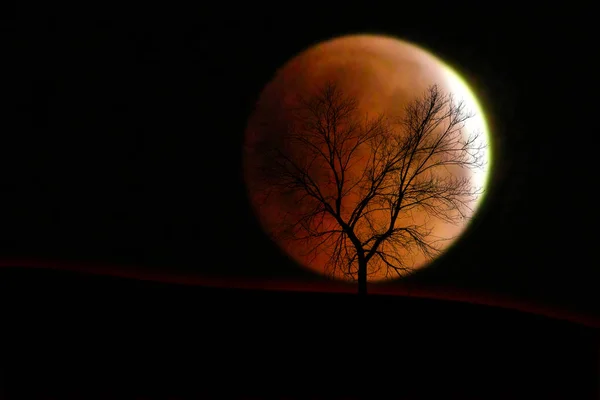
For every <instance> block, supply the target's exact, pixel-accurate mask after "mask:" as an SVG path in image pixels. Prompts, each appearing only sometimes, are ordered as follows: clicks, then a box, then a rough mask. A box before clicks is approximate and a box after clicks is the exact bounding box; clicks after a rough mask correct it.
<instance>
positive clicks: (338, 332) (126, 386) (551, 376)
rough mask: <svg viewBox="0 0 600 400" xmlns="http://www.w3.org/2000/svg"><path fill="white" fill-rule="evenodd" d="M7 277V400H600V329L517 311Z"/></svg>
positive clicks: (64, 276) (50, 274)
mask: <svg viewBox="0 0 600 400" xmlns="http://www.w3.org/2000/svg"><path fill="white" fill-rule="evenodd" d="M0 279H1V282H2V284H1V289H2V295H3V302H2V315H3V324H2V325H3V331H4V334H5V335H3V336H4V337H5V339H4V341H3V344H4V346H3V349H4V350H3V353H4V354H3V357H2V363H3V364H2V367H3V374H4V376H3V384H4V388H3V390H4V395H5V396H6V397H7V398H11V397H10V396H11V395H14V394H19V397H26V396H33V395H35V394H46V395H48V396H49V395H52V394H54V395H57V396H59V397H63V396H64V395H66V394H79V395H81V396H82V397H83V398H89V397H92V396H102V395H104V396H110V397H114V396H117V395H118V396H123V395H133V394H136V395H138V396H142V395H148V396H152V397H153V398H157V397H158V398H161V397H162V398H166V397H167V395H171V396H174V395H192V396H194V395H195V396H201V397H202V396H204V397H203V398H206V396H207V395H208V394H212V395H217V394H220V395H221V396H222V397H228V398H232V396H234V394H235V395H240V394H244V395H251V394H255V395H265V394H268V393H271V394H278V395H283V394H288V395H295V396H297V397H296V398H298V396H300V395H302V394H306V395H314V396H318V395H322V396H324V397H326V398H330V397H332V396H334V395H350V396H353V397H351V398H358V397H364V398H378V397H383V398H430V397H432V398H442V397H438V396H443V398H458V397H460V398H465V397H466V398H482V399H486V398H498V397H506V396H508V397H510V398H538V399H544V398H565V399H587V398H590V399H592V398H596V395H595V394H596V393H597V389H598V384H597V379H598V356H599V352H598V350H599V348H598V341H597V333H598V332H597V331H595V330H593V329H591V328H586V327H582V326H578V325H575V324H572V323H567V322H562V321H556V320H552V319H548V318H545V317H541V316H537V315H530V314H526V313H521V312H517V311H512V310H505V309H498V308H490V307H485V306H478V305H472V304H464V303H455V302H444V301H439V300H427V299H417V298H406V297H387V296H370V297H368V298H367V299H362V300H361V299H359V298H357V297H356V296H354V295H345V294H321V293H294V292H269V291H257V290H254V291H251V290H239V289H236V290H234V289H211V288H202V287H191V286H177V285H168V284H161V283H155V282H143V281H133V280H127V279H117V278H109V277H92V276H85V275H79V274H74V273H65V272H56V271H49V270H25V269H22V270H18V269H14V270H12V269H8V268H7V269H2V270H1V271H0ZM410 396H412V397H410Z"/></svg>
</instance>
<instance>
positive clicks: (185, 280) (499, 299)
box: [0, 259, 600, 329]
mask: <svg viewBox="0 0 600 400" xmlns="http://www.w3.org/2000/svg"><path fill="white" fill-rule="evenodd" d="M0 267H16V268H31V269H35V268H42V269H53V270H61V271H68V272H76V273H83V274H87V275H100V276H110V277H117V278H125V279H134V280H140V281H150V282H161V283H173V284H179V285H185V286H203V287H211V288H222V289H253V290H265V291H270V292H277V291H288V292H311V293H347V294H352V293H356V287H355V286H354V285H353V284H351V283H347V282H335V281H322V282H318V281H309V280H307V281H300V280H298V279H295V280H294V281H291V280H283V279H272V280H271V279H268V278H221V277H214V276H212V277H211V276H194V275H191V274H182V273H179V274H165V273H160V272H158V271H152V270H148V269H138V268H136V267H134V266H121V267H122V268H107V265H106V264H100V263H90V262H75V261H65V262H63V261H48V260H43V261H39V260H25V259H13V260H0ZM81 267H83V268H81ZM127 267H129V270H127V269H128V268H127ZM395 285H396V286H394V287H390V286H389V284H386V283H379V284H378V283H369V284H368V285H367V288H368V292H369V293H370V294H371V295H377V296H405V297H414V298H426V299H435V300H446V301H456V302H461V303H471V304H477V305H484V306H491V307H497V308H504V309H513V310H517V311H521V312H525V313H530V314H538V315H543V316H546V317H550V318H554V319H560V320H566V321H569V322H574V323H577V324H581V325H585V326H589V327H592V328H597V329H600V318H599V317H598V316H595V315H591V314H587V313H582V312H575V311H573V310H569V309H566V308H564V307H560V306H554V307H553V306H549V305H545V304H540V303H539V302H535V301H531V300H527V299H517V298H515V297H514V296H513V297H511V296H508V295H506V294H501V293H490V292H483V291H478V290H475V289H469V288H452V287H442V286H429V287H426V286H423V285H421V286H420V287H417V286H413V285H410V286H408V285H405V286H400V285H401V284H395Z"/></svg>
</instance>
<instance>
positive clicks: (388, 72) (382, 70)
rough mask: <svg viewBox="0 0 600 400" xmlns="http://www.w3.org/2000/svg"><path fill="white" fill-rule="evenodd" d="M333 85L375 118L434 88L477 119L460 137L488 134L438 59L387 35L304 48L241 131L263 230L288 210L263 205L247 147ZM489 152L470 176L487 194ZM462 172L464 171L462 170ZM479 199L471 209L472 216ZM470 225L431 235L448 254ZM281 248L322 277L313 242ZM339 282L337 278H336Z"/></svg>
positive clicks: (465, 90)
mask: <svg viewBox="0 0 600 400" xmlns="http://www.w3.org/2000/svg"><path fill="white" fill-rule="evenodd" d="M330 80H334V81H336V82H337V84H338V85H339V86H340V87H341V88H342V90H343V91H344V93H348V94H350V95H352V96H354V97H356V98H357V99H358V101H359V108H360V111H361V113H364V114H365V115H367V114H368V115H376V114H377V113H380V112H383V113H386V114H388V115H398V111H399V110H402V108H403V107H404V105H406V104H407V103H408V102H409V101H412V100H414V99H415V98H416V97H417V96H420V95H421V94H423V93H424V92H425V91H426V89H427V88H428V87H429V86H430V85H433V84H437V85H438V87H440V88H441V89H442V90H443V91H444V92H446V93H449V94H452V95H453V97H454V98H455V99H457V100H461V101H463V102H464V103H465V105H466V107H467V109H468V110H469V111H470V112H472V113H473V114H474V116H473V117H472V118H471V119H469V120H468V123H467V126H466V127H465V129H464V130H463V132H464V134H469V133H471V132H474V131H478V132H480V136H479V140H482V141H485V142H486V143H485V145H486V146H487V144H488V143H489V140H488V137H489V132H488V128H487V125H486V122H485V117H484V114H483V110H482V108H481V106H480V105H479V103H478V101H477V99H476V98H475V96H474V94H473V92H472V90H471V89H470V88H469V86H468V85H467V83H466V82H465V80H464V79H463V78H461V76H460V75H459V74H458V73H457V72H456V71H455V70H454V69H452V68H451V67H450V66H449V65H447V64H446V63H444V62H443V61H442V60H440V59H439V58H437V57H436V56H434V55H433V54H431V53H430V52H428V51H426V50H424V49H423V48H421V47H419V46H417V45H415V44H412V43H409V42H406V41H403V40H400V39H397V38H394V37H388V36H381V35H367V34H364V35H349V36H343V37H338V38H333V39H330V40H327V41H324V42H321V43H319V44H317V45H314V46H312V47H310V48H307V49H305V50H304V51H302V52H301V53H299V54H297V55H296V56H295V57H294V58H292V59H291V60H289V61H288V62H287V63H286V64H285V65H283V66H282V67H281V68H280V69H278V70H277V71H275V74H274V76H273V78H272V79H271V81H269V82H268V83H267V85H266V86H265V87H264V89H263V91H262V92H261V93H260V95H259V98H258V101H257V104H256V107H255V109H254V112H253V114H252V115H251V116H250V118H249V120H248V124H247V128H246V132H245V142H246V143H245V144H246V145H245V147H244V148H245V152H244V171H245V181H246V186H247V189H248V193H249V198H250V200H251V202H252V206H253V209H254V211H255V213H256V215H257V217H258V219H259V220H260V223H261V224H262V227H263V228H264V230H265V231H266V232H267V233H268V234H270V233H272V232H273V230H274V227H275V226H276V224H277V223H278V222H279V221H280V220H281V218H282V215H284V214H285V213H286V212H287V211H289V207H293V206H294V205H293V204H288V203H286V202H283V201H281V199H278V198H277V197H275V196H271V197H270V198H269V199H268V200H265V199H264V198H263V197H261V193H260V192H259V190H258V189H257V188H256V186H255V182H257V180H258V176H257V174H258V169H257V165H258V163H259V162H260V161H259V159H260V154H255V153H253V152H252V150H249V149H252V143H253V142H254V141H256V140H258V139H260V138H261V134H262V133H263V132H262V131H261V122H260V121H264V118H269V119H270V120H272V121H274V122H275V123H282V124H285V115H286V111H285V110H286V109H288V108H289V107H293V106H294V104H295V101H296V99H297V95H298V94H305V93H306V92H307V90H311V89H315V88H318V87H320V86H321V85H322V84H324V83H325V82H326V81H330ZM489 152H490V149H489V147H488V148H487V150H486V155H485V157H484V158H486V160H487V162H486V167H485V168H483V169H481V170H475V171H470V172H468V173H469V174H470V178H471V182H472V184H473V185H474V186H476V187H478V188H481V189H484V188H485V184H486V180H487V175H488V171H489V168H490V157H489V155H488V154H489ZM459 173H461V174H464V173H465V172H459ZM480 200H481V196H480V198H479V199H477V201H476V202H475V204H472V207H471V208H472V210H473V213H474V212H475V211H476V209H477V206H478V205H479V203H480ZM467 225H468V220H466V221H465V222H464V223H461V224H458V225H455V224H450V223H444V222H441V221H440V222H436V224H435V226H434V227H433V231H432V234H433V235H434V236H436V237H443V238H452V239H449V240H446V241H445V242H443V244H442V247H441V250H445V249H447V248H448V247H449V246H450V245H451V244H452V243H453V242H454V241H455V240H456V239H457V238H458V237H460V234H461V232H463V231H464V229H465V228H466V227H467ZM273 239H274V240H275V241H276V242H277V244H278V245H279V247H280V248H281V249H282V250H283V251H285V253H287V254H288V255H289V256H290V257H292V258H293V259H294V260H296V261H297V262H298V263H299V264H300V265H302V266H304V267H306V268H308V269H310V270H312V271H314V272H317V273H319V274H324V273H325V272H326V271H325V270H324V266H325V261H326V258H327V257H328V255H327V254H326V252H322V253H319V252H317V253H316V254H315V253H310V254H309V251H308V250H309V248H310V247H311V246H312V244H310V243H307V244H304V245H303V244H300V243H298V242H295V241H294V242H291V241H284V240H279V239H278V238H277V237H273ZM411 257H412V267H413V268H414V270H416V269H418V268H422V267H424V266H426V265H427V264H428V263H429V262H430V261H431V260H429V259H427V258H426V257H425V256H423V255H419V254H412V255H411ZM339 278H341V276H339ZM384 279H386V278H385V277H384V275H375V276H370V277H369V281H381V280H384Z"/></svg>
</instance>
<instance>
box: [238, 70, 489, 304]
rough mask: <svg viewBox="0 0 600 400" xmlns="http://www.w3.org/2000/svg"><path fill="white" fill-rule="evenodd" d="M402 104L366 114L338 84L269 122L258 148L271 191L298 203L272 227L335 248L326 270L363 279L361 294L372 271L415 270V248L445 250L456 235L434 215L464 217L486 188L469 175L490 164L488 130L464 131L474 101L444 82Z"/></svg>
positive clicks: (316, 246)
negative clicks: (445, 88)
mask: <svg viewBox="0 0 600 400" xmlns="http://www.w3.org/2000/svg"><path fill="white" fill-rule="evenodd" d="M402 111H403V112H402V113H401V115H400V116H399V117H394V118H390V117H387V116H385V115H383V114H380V115H377V116H375V117H372V118H370V117H369V115H364V116H361V115H359V114H360V109H359V102H358V100H357V99H356V98H353V97H351V96H348V95H346V94H345V93H344V92H343V91H342V90H341V89H340V87H339V85H337V84H336V83H335V82H328V83H326V84H325V85H324V86H323V87H322V88H319V90H317V91H316V93H315V94H313V95H310V96H299V97H298V101H297V106H295V107H294V108H293V109H291V110H289V115H288V116H287V117H286V118H283V119H280V120H278V122H277V123H273V117H272V116H271V117H269V118H265V119H264V120H263V121H261V125H260V128H259V129H260V130H261V131H262V133H261V135H260V140H257V141H255V142H254V144H253V147H252V149H251V150H250V151H253V152H254V154H258V155H259V157H260V162H259V165H258V167H257V168H258V172H257V177H258V178H257V179H258V180H259V181H260V182H259V186H260V188H261V189H260V190H262V191H263V193H264V195H265V197H264V198H265V199H267V198H269V196H272V195H276V196H278V197H279V199H280V201H283V202H286V203H287V205H288V207H287V211H286V213H285V216H284V217H282V218H281V219H280V221H279V224H278V226H277V227H275V228H274V229H273V232H271V233H272V234H273V235H274V236H275V238H276V239H280V240H292V241H304V242H306V243H309V244H310V249H311V251H312V252H314V254H315V255H316V254H317V253H323V252H326V254H327V256H328V261H327V264H326V271H327V272H329V273H330V274H333V275H336V274H337V275H343V276H345V277H348V278H350V279H351V280H355V281H358V293H359V294H366V291H367V278H368V276H372V275H373V274H382V273H385V276H389V275H398V276H402V275H403V274H405V273H406V272H409V271H411V270H412V268H413V265H412V264H411V261H410V260H411V257H410V254H414V252H420V253H421V254H423V255H425V256H426V257H428V258H431V257H434V256H435V255H436V254H438V253H439V251H440V247H439V243H441V241H442V240H444V239H448V238H438V237H435V236H434V235H432V227H431V223H432V221H433V222H435V221H436V220H437V221H445V222H446V223H453V224H457V223H459V222H460V221H461V220H463V219H465V218H468V217H469V216H470V211H472V210H471V209H470V204H471V202H472V201H474V200H475V199H476V198H477V196H478V195H480V194H481V188H476V187H474V186H473V185H472V183H471V181H470V174H465V173H464V170H470V169H473V168H478V167H482V166H483V162H484V159H483V157H482V155H483V153H482V150H483V149H484V142H483V141H479V140H478V136H479V135H480V134H481V132H474V133H469V134H468V135H467V134H465V132H463V130H464V127H465V123H466V121H467V120H468V119H469V118H471V117H473V114H471V113H469V112H467V110H466V109H465V104H464V103H463V102H455V101H454V99H453V97H452V95H450V94H444V93H442V92H441V90H440V89H439V87H438V86H437V85H434V86H430V87H429V88H428V90H427V91H426V92H425V93H423V95H422V96H420V97H418V98H416V99H415V100H413V101H411V102H410V103H408V104H407V105H406V106H405V107H404V109H403V110H402ZM460 171H463V172H462V173H461V172H460ZM417 215H421V216H425V217H424V218H418V217H417Z"/></svg>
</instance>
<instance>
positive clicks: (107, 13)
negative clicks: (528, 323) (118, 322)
mask: <svg viewBox="0 0 600 400" xmlns="http://www.w3.org/2000/svg"><path fill="white" fill-rule="evenodd" d="M165 4H166V3H165ZM198 4H200V3H198ZM384 4H385V3H382V4H381V5H379V6H377V5H376V4H374V5H373V6H372V7H371V9H366V7H365V6H364V5H362V6H360V7H358V8H356V9H352V8H345V7H346V6H344V8H337V9H336V8H335V7H334V6H330V8H329V9H326V8H327V7H325V6H323V5H321V6H320V7H321V8H320V9H319V12H316V11H315V10H314V9H310V8H309V7H308V5H304V4H303V5H302V8H303V9H301V10H296V9H294V8H293V6H291V5H289V4H286V5H283V4H282V5H281V7H279V8H280V9H279V10H267V9H266V8H264V7H263V9H260V8H247V9H239V8H237V6H232V5H229V6H227V7H219V6H216V7H213V6H212V5H211V6H210V10H209V9H208V8H205V7H203V6H196V7H193V6H188V8H186V9H177V10H175V9H161V8H159V7H158V6H157V7H155V8H146V9H133V8H131V9H118V10H117V9H111V10H109V9H106V10H100V9H95V8H92V7H91V6H90V7H89V9H83V8H82V9H77V10H76V9H70V8H69V9H66V8H65V9H50V8H47V9H40V8H37V9H35V10H27V9H25V8H21V9H19V10H17V12H16V13H15V14H14V15H13V17H12V18H11V19H9V21H8V22H7V23H6V24H5V25H4V28H5V33H3V34H2V37H3V39H2V41H3V43H2V49H3V52H2V57H3V60H4V62H3V64H4V65H5V66H8V67H9V70H8V71H6V70H5V73H4V74H3V76H2V85H1V88H2V89H1V96H2V100H3V102H4V103H5V105H4V106H3V107H2V111H0V112H1V113H2V118H1V121H2V131H1V133H0V135H1V136H0V137H1V143H2V144H1V147H0V149H1V152H2V153H1V154H2V156H1V157H0V163H1V164H0V165H1V168H0V174H1V182H2V184H1V187H0V190H1V191H2V195H1V199H0V221H1V224H2V225H1V226H2V229H1V231H0V257H1V258H3V259H7V260H8V259H12V260H14V259H21V260H22V259H27V260H29V259H37V260H52V261H58V260H63V261H64V262H65V263H66V262H67V261H69V260H70V261H76V262H82V263H83V262H88V261H89V262H96V263H99V264H101V265H105V266H106V267H105V268H106V269H107V271H109V270H110V271H111V273H112V272H114V270H115V269H118V268H122V269H123V268H125V269H126V268H132V266H136V268H141V269H146V270H159V271H162V273H164V274H173V273H179V272H191V273H193V274H196V275H200V276H201V275H218V276H222V277H224V278H235V279H238V280H239V279H243V278H245V277H250V278H252V277H255V278H256V277H269V278H270V279H271V280H277V279H296V280H298V282H300V280H301V279H309V278H314V277H313V276H312V275H311V274H309V273H307V272H304V271H303V270H301V269H300V268H298V267H297V266H295V265H294V264H293V263H291V262H290V261H289V260H287V259H286V258H285V257H284V256H283V255H282V254H281V253H280V252H279V251H278V250H277V248H276V247H275V245H274V244H272V243H270V242H269V241H268V240H267V238H266V236H265V235H264V234H263V233H262V232H261V230H260V228H259V226H258V224H257V221H256V220H255V218H254V217H253V215H252V213H251V211H250V208H249V205H248V202H247V199H246V197H245V189H244V186H243V181H242V171H241V146H242V140H243V133H244V128H245V123H246V118H247V117H248V116H249V113H250V112H251V111H252V107H253V104H254V102H255V100H256V98H257V96H258V94H259V92H260V90H261V88H262V87H263V85H264V84H265V83H267V81H268V80H269V79H270V77H271V76H272V74H273V73H274V71H275V69H276V68H278V67H279V66H281V65H282V64H283V63H285V62H286V61H287V60H288V59H289V58H290V57H292V56H294V55H295V54H296V53H298V52H299V51H301V50H303V49H304V48H306V47H307V46H309V45H311V44H313V43H316V42H318V41H320V40H324V39H327V38H330V37H333V36H337V35H341V34H345V33H358V32H371V33H377V32H379V33H385V34H390V35H396V36H399V37H402V38H405V39H408V40H411V41H413V42H415V43H417V44H420V45H422V46H424V47H426V48H429V49H430V50H431V51H433V52H434V53H436V54H437V55H438V56H440V57H441V58H442V59H445V60H447V61H448V62H449V63H450V64H452V65H454V66H455V67H456V68H457V69H458V70H460V71H462V72H464V73H465V75H466V77H467V79H469V80H470V81H471V82H472V84H473V85H474V87H475V89H476V90H477V91H478V93H479V94H480V95H481V96H482V101H483V105H484V107H485V109H486V110H487V112H488V114H489V115H488V118H489V122H490V125H491V128H492V131H493V134H494V135H495V140H496V141H497V143H495V145H494V148H493V150H494V153H493V157H494V166H495V168H496V169H495V170H494V171H493V172H492V179H491V188H490V193H489V195H488V197H487V201H486V202H485V205H484V207H483V209H482V210H481V212H480V214H479V215H478V217H477V218H476V220H475V221H474V223H473V225H472V227H471V228H472V229H470V230H469V231H468V232H467V234H466V235H465V237H464V239H463V240H461V241H460V242H459V243H458V244H457V245H456V246H455V247H454V248H453V249H452V251H451V252H450V253H449V254H447V255H446V256H445V257H443V258H442V259H440V260H439V261H438V262H436V263H435V264H434V265H433V266H432V267H431V268H429V269H427V270H423V271H422V272H419V273H417V274H416V275H415V276H414V277H413V278H411V279H412V281H414V282H417V283H421V284H424V285H442V286H449V287H457V288H460V287H471V288H477V289H479V290H482V291H493V292H499V293H503V294H507V295H514V296H517V297H527V298H532V299H538V300H539V301H541V302H548V303H549V304H555V303H556V304H559V305H564V306H568V307H571V308H575V309H578V310H581V311H590V312H593V313H596V314H599V313H600V291H598V290H597V289H598V282H599V280H598V278H599V273H598V266H597V263H596V262H595V259H596V254H597V250H596V247H597V246H596V240H595V237H596V236H597V229H596V227H595V224H596V223H597V222H596V214H597V209H596V206H597V205H596V202H592V198H593V195H592V193H593V191H594V190H595V187H594V184H595V183H596V181H597V177H596V174H595V165H594V163H593V160H594V159H595V158H596V157H597V155H596V154H595V153H596V149H595V146H594V143H595V136H596V135H595V134H596V132H597V129H598V128H597V126H596V125H597V124H596V123H595V121H594V116H595V113H596V110H594V109H593V108H592V106H593V105H595V103H596V100H595V98H596V97H597V96H596V95H595V89H596V77H595V74H596V71H595V69H596V68H595V64H594V62H593V61H592V57H593V55H594V54H593V52H590V49H591V48H592V47H590V46H592V43H591V42H592V40H591V36H590V32H589V30H591V28H590V25H589V24H588V23H587V22H588V21H587V20H584V18H586V17H585V15H586V12H585V10H578V11H577V12H572V11H569V10H564V9H558V8H557V9H550V8H545V9H536V10H534V11H535V12H534V11H526V10H525V9H518V11H517V7H508V6H500V5H499V4H498V5H495V6H494V5H489V4H487V3H486V6H485V10H484V9H483V8H481V9H478V8H470V7H466V6H465V7H462V6H460V5H458V4H457V3H455V2H450V3H449V4H448V5H445V6H442V7H441V8H439V9H438V8H435V7H432V5H431V3H429V2H425V4H423V6H422V7H423V8H422V9H418V7H419V6H417V5H414V6H411V7H410V8H402V7H398V8H397V9H394V10H390V9H387V6H384ZM47 7H49V6H47ZM82 7H85V6H82ZM206 7H208V6H206ZM242 7H248V6H242ZM481 7H483V6H481ZM415 16H418V17H415ZM592 74H594V75H592ZM6 263H8V264H9V263H10V262H9V261H6Z"/></svg>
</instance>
